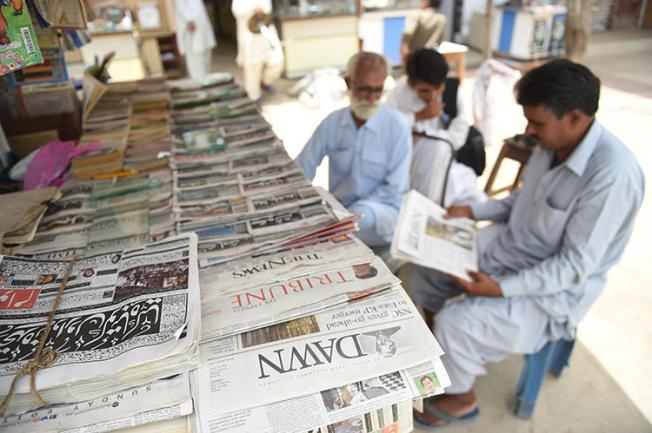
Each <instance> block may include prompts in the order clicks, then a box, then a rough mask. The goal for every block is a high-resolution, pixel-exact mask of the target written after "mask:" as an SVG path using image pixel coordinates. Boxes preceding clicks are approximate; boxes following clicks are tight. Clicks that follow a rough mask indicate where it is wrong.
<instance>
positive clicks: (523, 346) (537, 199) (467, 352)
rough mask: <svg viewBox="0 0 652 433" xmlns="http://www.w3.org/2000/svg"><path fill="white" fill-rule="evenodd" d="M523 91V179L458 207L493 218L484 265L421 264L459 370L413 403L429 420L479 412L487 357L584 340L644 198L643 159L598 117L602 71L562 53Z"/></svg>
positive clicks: (416, 275)
mask: <svg viewBox="0 0 652 433" xmlns="http://www.w3.org/2000/svg"><path fill="white" fill-rule="evenodd" d="M516 94H517V101H518V103H519V104H520V105H521V106H522V107H523V114H524V116H525V118H526V119H527V121H528V126H527V128H526V130H525V133H526V134H528V135H530V136H532V137H534V138H535V139H537V141H538V143H539V144H538V146H537V147H536V148H535V149H534V151H533V153H532V157H531V158H530V159H529V161H528V165H527V169H526V171H525V175H524V181H523V185H522V186H521V188H520V189H518V190H516V191H514V192H512V194H511V195H510V196H508V197H506V198H504V199H502V200H490V201H487V202H484V203H476V204H474V205H472V206H453V207H450V208H449V209H448V215H449V216H450V217H466V218H473V219H475V220H478V221H480V220H485V221H492V222H494V224H492V225H490V226H487V227H485V228H483V229H481V230H480V231H479V232H478V267H479V269H480V272H477V273H475V272H469V280H468V281H467V280H461V279H459V278H455V277H449V276H446V275H444V274H442V273H440V272H437V271H433V270H430V269H425V268H420V267H416V268H415V269H414V272H413V274H412V279H411V289H412V294H413V296H414V299H415V302H416V303H417V304H419V305H421V307H422V308H423V309H424V312H425V313H428V314H426V318H428V315H430V317H432V316H431V315H432V314H433V313H437V312H439V314H438V315H437V316H436V317H435V320H434V333H435V336H436V338H437V340H438V341H439V343H440V344H441V346H442V348H443V349H444V351H445V353H446V354H445V355H444V356H443V357H442V362H443V363H444V366H445V367H446V371H447V372H448V374H449V376H450V379H451V386H450V387H449V388H447V389H446V394H445V395H443V396H439V397H433V398H429V399H427V401H426V402H425V404H424V409H425V410H424V412H423V413H421V412H415V413H414V419H415V424H416V425H417V426H418V427H421V428H431V427H436V426H443V425H446V424H450V423H454V422H457V421H462V420H470V419H472V418H474V417H476V416H477V415H478V402H477V400H476V397H475V394H474V393H473V383H474V382H475V378H476V376H478V375H481V374H485V373H486V369H485V364H486V363H487V362H499V361H501V360H502V359H504V358H505V357H506V356H507V355H508V354H510V353H517V354H532V353H536V352H537V351H539V350H540V349H541V348H542V347H543V346H544V345H545V344H546V343H547V342H548V341H554V340H558V339H560V338H564V339H573V338H575V333H576V330H577V325H578V323H579V322H580V320H581V319H582V318H583V317H584V316H585V315H586V313H587V311H588V310H589V308H590V306H591V305H592V304H593V303H594V302H595V301H596V299H597V298H598V297H599V296H600V294H601V293H602V291H603V290H604V288H605V285H606V273H607V271H608V270H609V269H610V268H611V267H612V266H613V265H614V264H615V263H616V262H618V260H619V259H620V257H621V256H622V254H623V251H624V249H625V246H626V245H627V242H628V241H629V238H630V237H631V234H632V230H633V228H634V220H635V217H636V215H637V213H638V211H639V209H640V206H641V203H642V201H643V196H644V190H645V181H644V176H643V171H642V170H641V167H640V166H639V164H638V162H637V161H636V158H635V157H634V155H633V154H632V152H631V151H630V150H629V149H627V147H626V146H625V145H624V144H623V143H622V142H621V141H620V140H619V139H618V138H616V137H615V136H614V135H613V134H611V133H610V132H609V131H608V130H607V129H606V128H604V127H603V126H602V125H601V124H600V122H599V121H598V120H597V119H596V117H595V113H596V111H597V109H598V100H599V97H600V80H599V79H598V78H597V77H596V76H595V75H593V73H591V71H589V70H588V69H587V68H586V67H585V66H582V65H580V64H577V63H573V62H571V61H569V60H566V59H557V60H553V61H550V62H548V63H546V64H545V65H543V66H540V67H538V68H536V69H533V70H531V71H530V72H528V73H527V74H526V75H524V76H523V78H521V80H520V81H519V82H518V83H517V84H516ZM461 294H466V296H465V297H464V298H463V299H460V300H457V301H454V302H452V303H449V304H448V305H446V306H444V303H445V302H446V300H447V299H449V298H452V297H457V296H459V295H461ZM442 307H443V308H442ZM514 375H515V377H516V376H517V375H518V372H514Z"/></svg>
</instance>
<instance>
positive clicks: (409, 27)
mask: <svg viewBox="0 0 652 433" xmlns="http://www.w3.org/2000/svg"><path fill="white" fill-rule="evenodd" d="M440 5H441V0H421V11H420V12H419V14H418V15H417V16H416V17H415V18H413V19H410V20H408V21H407V22H406V23H405V31H404V32H403V37H402V39H401V62H402V63H405V60H406V59H407V57H408V55H410V54H412V53H413V52H415V51H417V50H420V49H421V48H437V46H439V44H440V43H441V42H442V41H443V40H444V34H445V31H446V16H445V15H444V14H440V13H439V6H440Z"/></svg>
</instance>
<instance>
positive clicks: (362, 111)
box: [349, 94, 381, 120]
mask: <svg viewBox="0 0 652 433" xmlns="http://www.w3.org/2000/svg"><path fill="white" fill-rule="evenodd" d="M349 99H350V101H351V111H353V114H355V117H357V118H358V119H360V120H369V119H370V118H371V116H373V115H374V114H376V111H378V109H379V108H380V105H381V103H380V101H374V102H369V101H365V100H364V99H358V98H356V97H355V96H353V95H351V94H349Z"/></svg>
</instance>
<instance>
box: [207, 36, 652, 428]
mask: <svg viewBox="0 0 652 433" xmlns="http://www.w3.org/2000/svg"><path fill="white" fill-rule="evenodd" d="M233 58H234V48H233V46H232V45H230V44H229V43H221V44H220V45H219V46H218V48H217V55H216V59H215V60H216V61H215V69H216V70H220V71H230V72H233V73H234V74H235V76H236V78H237V79H238V81H239V82H242V74H241V71H239V70H238V69H237V68H236V67H235V65H234V63H233ZM478 59H479V57H478V56H477V55H474V54H471V55H470V56H469V61H468V62H467V65H469V78H468V79H467V80H465V82H464V86H463V92H464V94H465V97H466V98H467V101H469V106H470V100H471V98H470V97H471V91H472V89H473V83H474V79H473V76H474V69H473V66H474V65H477V64H478ZM651 59H652V32H649V31H641V30H620V31H616V32H608V33H603V34H597V35H593V39H592V42H591V46H590V49H589V53H588V56H587V59H586V63H587V65H588V66H589V67H591V68H592V69H593V70H594V72H595V73H596V74H597V75H598V76H599V77H600V78H601V80H602V82H603V90H602V98H601V105H600V111H599V113H598V118H599V120H600V121H601V122H602V123H603V124H604V125H605V126H606V127H607V128H609V129H610V130H611V131H612V132H613V133H615V134H616V135H617V136H619V137H620V138H621V139H622V140H623V141H624V142H625V143H627V145H628V146H629V147H630V148H631V149H632V151H633V152H634V153H635V154H636V155H637V157H638V160H639V162H640V163H641V165H642V166H643V169H644V171H645V173H646V174H647V175H648V179H652V148H651V147H650V145H649V143H648V142H649V140H650V138H651V137H652V81H651V80H650V78H649V77H651V76H652V60H651ZM292 84H293V82H292V81H288V80H279V81H278V82H277V83H276V87H277V91H278V92H277V93H276V94H275V95H273V96H268V97H266V98H265V99H264V102H263V112H264V115H265V117H266V118H267V119H268V121H269V122H270V123H271V124H272V126H273V128H274V130H275V131H276V133H277V134H278V135H279V137H281V138H282V139H283V140H284V143H285V146H286V148H287V151H288V153H289V154H290V155H291V156H295V155H297V154H298V152H299V151H300V150H301V148H302V147H303V145H304V144H305V143H306V141H307V140H308V138H309V137H310V135H311V134H312V132H313V131H314V129H315V127H316V126H317V125H318V123H319V122H320V121H321V120H322V119H323V118H324V117H325V116H326V115H327V114H328V113H330V112H331V111H333V110H334V109H336V108H339V107H340V106H343V105H344V104H345V103H346V102H345V100H341V101H339V102H335V103H331V104H329V105H327V106H322V107H320V108H317V109H314V108H307V107H306V106H304V105H303V104H301V103H300V102H299V101H298V100H297V99H295V98H292V97H289V96H287V95H286V94H285V93H284V91H285V90H286V89H287V88H288V87H289V86H291V85H292ZM505 92H507V93H505V95H504V97H503V98H502V99H501V100H500V101H498V102H497V106H496V107H495V110H496V112H497V113H500V116H497V122H498V123H499V124H498V125H497V127H498V128H500V133H501V134H503V136H509V135H511V134H513V133H517V132H521V131H522V128H523V125H524V122H523V120H522V116H521V115H520V108H519V107H518V106H516V105H515V103H513V102H511V101H512V99H513V98H512V97H511V94H510V93H509V89H508V88H506V89H505ZM498 151H499V146H498V145H494V146H491V147H489V148H488V149H487V153H488V167H491V166H492V165H493V162H494V160H495V157H496V155H497V153H498ZM513 170H515V167H511V168H510V167H507V169H506V170H505V172H502V173H501V177H502V178H503V179H507V180H509V179H510V178H513V177H512V176H513V172H514V171H513ZM487 171H488V170H487ZM485 181H486V179H484V178H481V179H480V180H479V184H480V185H484V183H485ZM315 183H316V184H318V185H321V186H327V168H326V164H322V167H320V169H319V170H318V174H317V177H316V179H315ZM648 221H652V205H651V204H650V200H649V199H648V200H645V202H644V204H643V209H642V210H641V213H640V215H639V217H638V223H637V226H636V228H635V231H634V236H633V238H632V241H631V242H630V244H629V247H628V249H627V251H626V253H625V255H624V257H623V259H622V261H621V263H619V264H618V265H617V266H616V267H615V268H614V269H613V270H612V271H611V272H610V274H609V283H608V287H607V289H606V291H605V293H604V294H603V296H602V297H601V298H600V299H599V300H598V302H597V303H596V304H595V305H594V306H593V308H592V310H591V311H590V312H589V314H588V316H587V317H586V318H585V319H584V321H583V322H582V324H581V326H580V329H579V344H577V345H576V348H575V350H574V353H573V356H572V358H571V366H570V367H569V368H568V369H566V371H565V372H564V374H563V375H562V377H561V378H560V379H554V378H548V379H547V381H546V383H545V385H544V387H543V390H542V393H541V396H540V398H539V402H538V405H537V410H536V412H535V415H534V418H533V419H532V420H531V421H523V420H519V419H517V418H516V417H514V416H513V415H512V414H511V413H510V412H509V410H508V408H507V402H508V401H509V399H510V398H511V396H512V395H513V392H514V389H515V387H516V382H517V380H518V376H519V373H520V370H521V367H522V358H521V357H520V356H513V357H509V358H508V359H507V360H505V361H504V362H502V363H499V364H495V365H491V366H490V368H489V374H488V375H487V376H485V377H481V378H479V379H478V381H477V388H476V389H477V392H478V396H479V401H480V406H481V416H480V418H479V420H478V421H476V422H474V423H472V424H469V425H467V426H460V427H451V428H449V429H448V430H447V431H451V432H485V433H491V432H497V433H498V432H501V433H503V432H531V433H544V432H578V433H581V432H592V433H593V432H605V433H607V432H609V433H611V432H623V433H625V432H632V433H643V432H652V424H650V421H652V368H650V365H651V364H650V359H652V314H651V313H652V291H650V290H649V287H652V269H650V267H649V261H650V258H652V229H650V228H649V226H647V225H646V224H645V223H647V222H648ZM416 431H417V432H419V431H420V430H416Z"/></svg>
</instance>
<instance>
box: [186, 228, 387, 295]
mask: <svg viewBox="0 0 652 433" xmlns="http://www.w3.org/2000/svg"><path fill="white" fill-rule="evenodd" d="M373 257H374V254H373V252H372V251H371V250H370V249H369V248H368V247H367V246H365V245H364V244H363V243H362V242H360V241H359V240H358V239H356V238H355V237H353V236H342V237H338V238H334V239H329V240H328V241H325V242H321V243H317V244H314V245H310V246H306V247H302V248H294V249H291V250H287V251H282V252H278V253H272V254H264V255H260V256H257V257H245V258H242V259H239V260H233V261H230V262H226V263H223V264H220V265H216V266H209V267H207V268H202V269H200V270H199V283H200V286H201V290H202V293H203V296H204V297H205V298H211V297H213V296H215V295H223V294H228V293H234V292H238V291H239V290H243V289H247V288H251V287H255V286H259V285H264V284H265V283H271V282H276V281H281V280H287V279H290V278H297V277H301V276H304V275H308V274H309V273H310V272H311V271H312V272H314V271H315V270H321V271H326V270H329V269H336V268H338V267H341V265H342V263H344V262H348V263H351V262H353V261H354V262H360V263H362V262H366V263H369V262H371V261H372V260H373Z"/></svg>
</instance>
